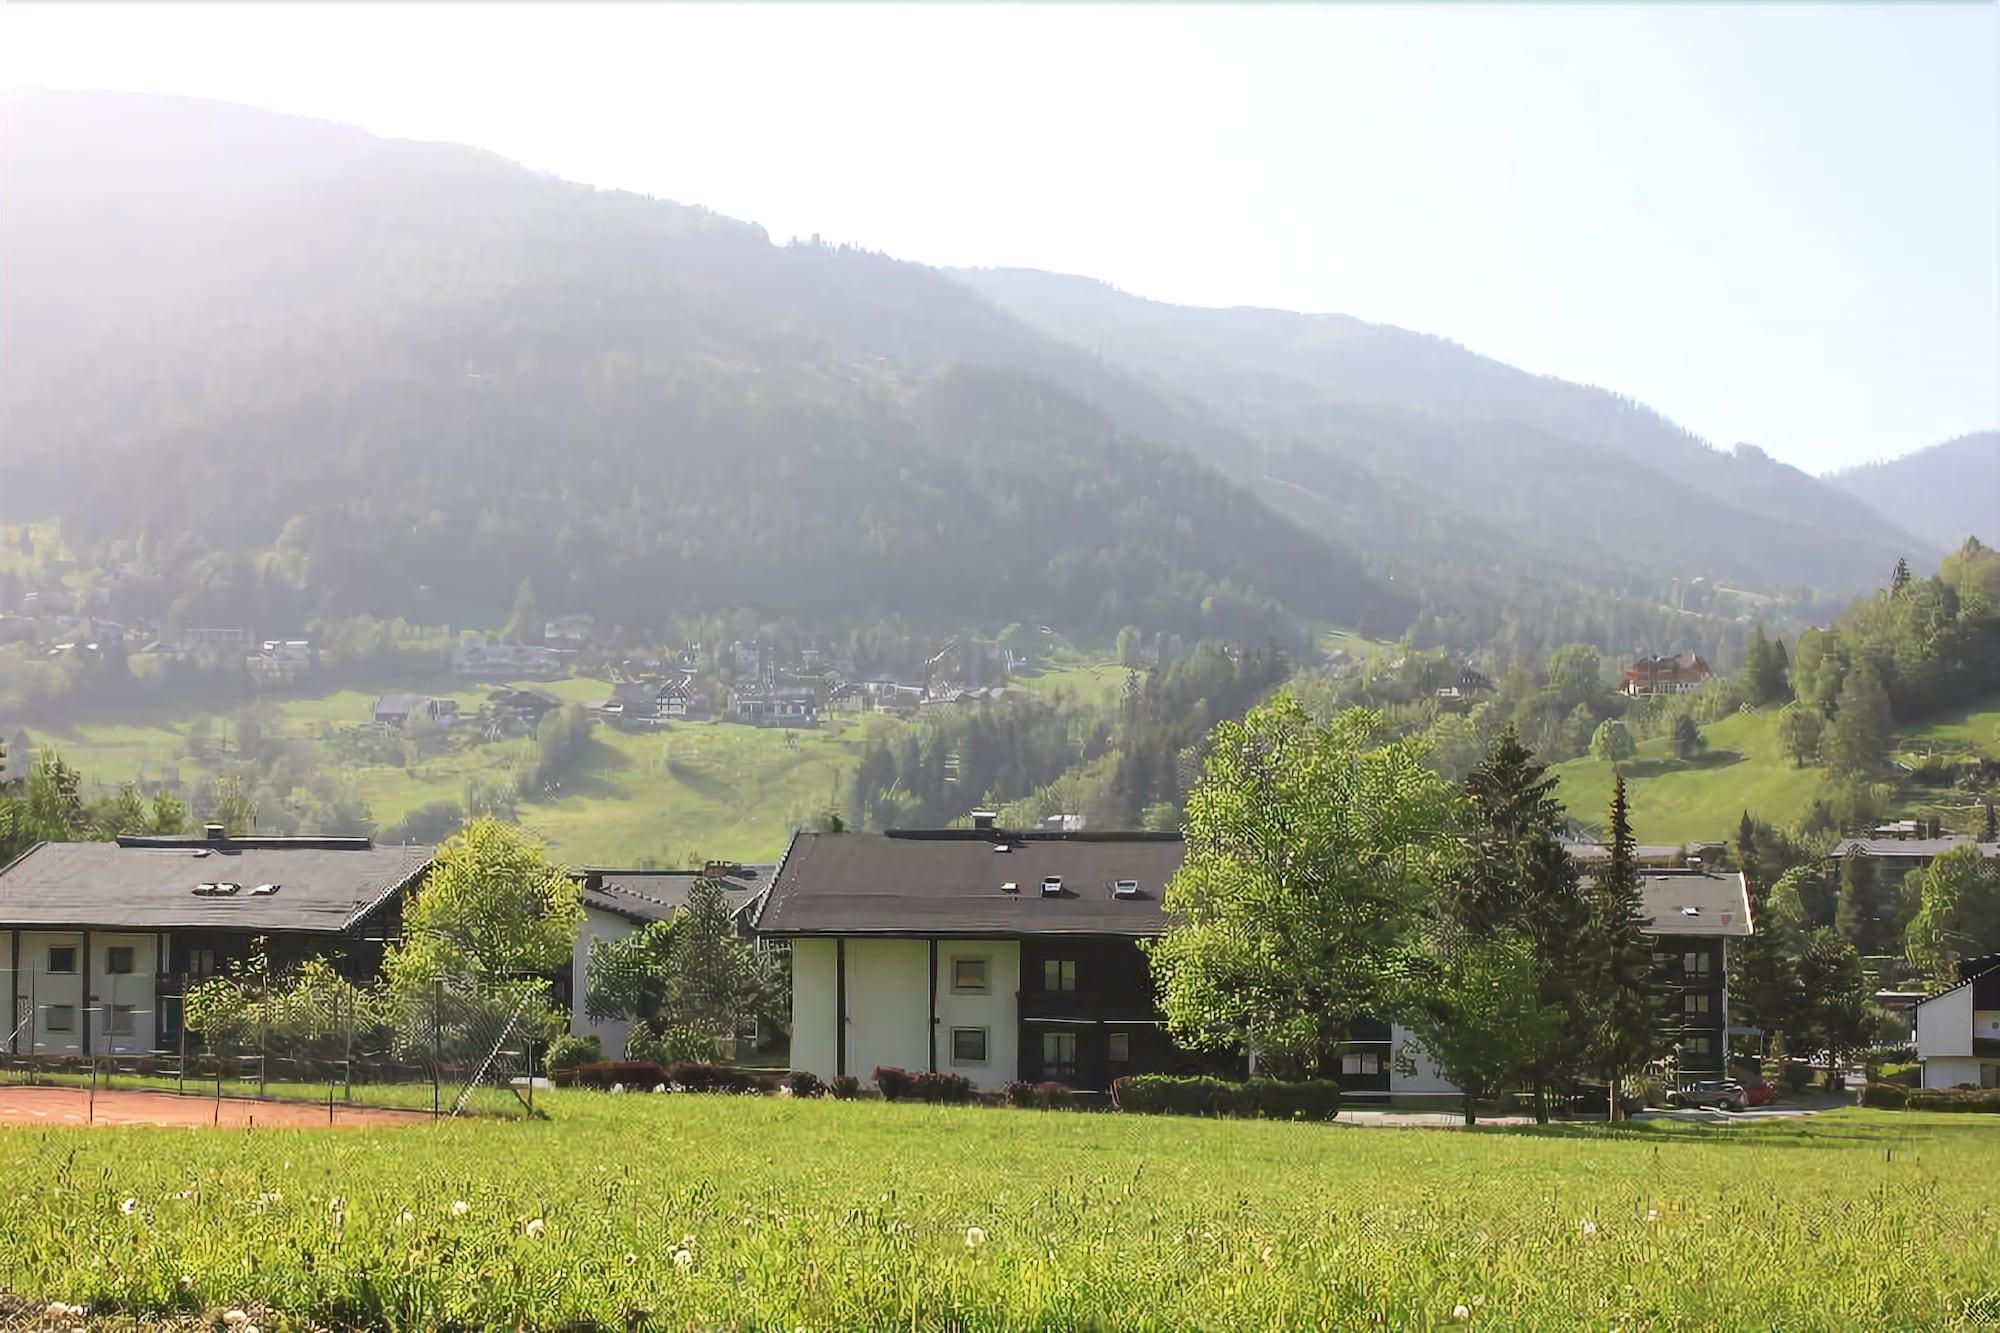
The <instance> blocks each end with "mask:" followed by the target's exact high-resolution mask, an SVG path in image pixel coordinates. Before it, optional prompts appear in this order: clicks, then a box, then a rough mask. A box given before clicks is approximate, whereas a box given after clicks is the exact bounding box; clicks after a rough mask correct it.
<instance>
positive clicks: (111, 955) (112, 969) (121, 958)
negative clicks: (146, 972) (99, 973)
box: [104, 944, 132, 977]
mask: <svg viewBox="0 0 2000 1333" xmlns="http://www.w3.org/2000/svg"><path fill="white" fill-rule="evenodd" d="M104 970H105V971H106V972H109V973H110V974H111V975H112V976H115V977H125V976H130V975H131V974H132V946H131V945H129V944H114V945H112V946H111V947H110V948H108V949H106V950H105V951H104Z"/></svg>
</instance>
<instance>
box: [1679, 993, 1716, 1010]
mask: <svg viewBox="0 0 2000 1333" xmlns="http://www.w3.org/2000/svg"><path fill="white" fill-rule="evenodd" d="M1708 1000H1709V995H1708V992H1707V991H1699V992H1697V993H1695V994H1693V995H1683V996H1681V1012H1682V1013H1688V1014H1705V1013H1707V1012H1708Z"/></svg>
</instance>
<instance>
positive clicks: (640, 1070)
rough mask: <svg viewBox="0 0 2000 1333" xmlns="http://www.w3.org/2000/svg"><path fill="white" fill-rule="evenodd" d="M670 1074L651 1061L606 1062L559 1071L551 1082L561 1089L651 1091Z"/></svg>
mask: <svg viewBox="0 0 2000 1333" xmlns="http://www.w3.org/2000/svg"><path fill="white" fill-rule="evenodd" d="M666 1076H667V1071H666V1070H665V1069H664V1068H662V1067H661V1066H659V1065H656V1064H654V1063H653V1062H651V1061H650V1060H603V1061H599V1062H598V1063H596V1064H588V1065H578V1066H576V1067H575V1068H574V1069H559V1070H557V1071H556V1073H555V1076H554V1078H553V1079H552V1080H551V1081H552V1082H554V1084H555V1085H556V1086H557V1087H559V1088H566V1087H578V1088H609V1087H612V1086H614V1085H622V1086H624V1087H628V1088H650V1087H652V1086H654V1085H655V1084H657V1083H660V1082H663V1081H664V1080H665V1079H666Z"/></svg>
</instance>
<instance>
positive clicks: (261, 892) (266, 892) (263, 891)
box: [250, 884, 279, 898]
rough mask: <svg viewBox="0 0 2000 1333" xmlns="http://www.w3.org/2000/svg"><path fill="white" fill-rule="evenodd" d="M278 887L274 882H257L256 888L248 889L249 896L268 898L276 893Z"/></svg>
mask: <svg viewBox="0 0 2000 1333" xmlns="http://www.w3.org/2000/svg"><path fill="white" fill-rule="evenodd" d="M278 888H279V886H278V885H276V884H259V885H258V886H257V887H256V888H254V889H252V890H250V896H251V897H253V898H268V897H270V896H271V895H272V894H274V893H276V892H277V891H278Z"/></svg>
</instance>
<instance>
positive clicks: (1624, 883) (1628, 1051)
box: [1590, 775, 1659, 1119]
mask: <svg viewBox="0 0 2000 1333" xmlns="http://www.w3.org/2000/svg"><path fill="white" fill-rule="evenodd" d="M1606 841H1607V842H1608V843H1609V853H1610V855H1609V856H1608V857H1607V858H1606V863H1605V865H1604V868H1603V869H1602V870H1600V871H1599V872H1598V874H1597V877H1596V878H1595V879H1594V880H1592V881H1591V883H1590V907H1591V920H1590V935H1591V942H1592V945H1593V951H1594V953H1595V958H1594V959H1593V962H1594V963H1595V967H1594V968H1593V973H1594V976H1593V981H1594V983H1595V984H1594V985H1593V986H1592V990H1593V991H1594V992H1595V993H1594V994H1593V995H1592V997H1591V998H1592V1000H1593V1001H1594V1004H1595V1013H1596V1025H1595V1027H1596V1030H1595V1033H1594V1037H1595V1040H1594V1041H1593V1042H1592V1043H1591V1047H1592V1050H1591V1053H1592V1055H1593V1056H1594V1057H1595V1062H1596V1064H1597V1065H1598V1067H1599V1068H1601V1069H1603V1070H1604V1072H1605V1076H1606V1078H1607V1079H1608V1081H1609V1083H1610V1093H1611V1099H1610V1104H1611V1116H1612V1118H1613V1119H1619V1118H1621V1117H1622V1115H1623V1111H1622V1110H1621V1109H1620V1108H1619V1089H1620V1086H1621V1085H1622V1084H1623V1082H1624V1081H1625V1078H1626V1077H1627V1076H1628V1075H1630V1074H1632V1073H1635V1072H1637V1071H1638V1070H1639V1069H1641V1068H1643V1067H1644V1066H1645V1063H1646V1061H1647V1060H1649V1059H1651V1058H1652V1055H1653V1051H1654V1049H1655V1048H1656V1046H1657V1044H1658V1040H1659V1039H1658V1030H1659V1029H1658V1022H1659V1016H1658V1008H1659V1005H1658V995H1659V989H1658V986H1657V984H1656V982H1655V980H1654V976H1653V950H1652V945H1651V944H1650V943H1649V942H1648V941H1647V939H1646V937H1645V936H1644V935H1643V934H1641V933H1640V929H1639V928H1640V925H1641V923H1642V921H1643V920H1644V916H1643V913H1644V903H1643V901H1642V898H1641V895H1640V885H1639V858H1638V848H1637V846H1636V844H1635V843H1634V841H1633V837H1632V812H1631V807H1630V805H1629V804H1628V803H1627V800H1626V797H1625V779H1624V777H1623V776H1622V775H1621V776H1619V777H1617V778H1614V779H1613V782H1612V789H1611V815H1610V820H1609V828H1608V830H1607V832H1606Z"/></svg>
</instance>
